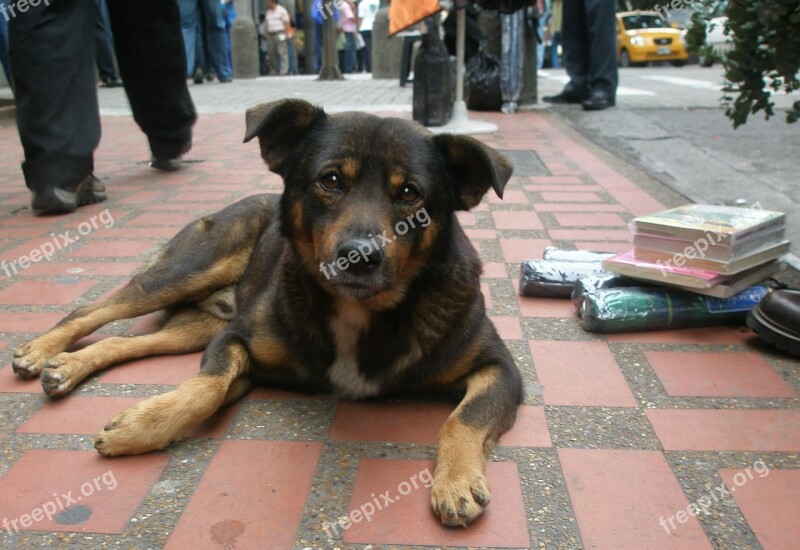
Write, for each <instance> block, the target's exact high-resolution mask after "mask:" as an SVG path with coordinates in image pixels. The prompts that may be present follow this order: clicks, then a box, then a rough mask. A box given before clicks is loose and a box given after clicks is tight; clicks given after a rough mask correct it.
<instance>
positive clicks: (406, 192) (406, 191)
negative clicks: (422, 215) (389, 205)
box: [397, 185, 419, 203]
mask: <svg viewBox="0 0 800 550" xmlns="http://www.w3.org/2000/svg"><path fill="white" fill-rule="evenodd" d="M397 198H398V199H399V200H401V201H403V202H407V203H412V202H416V200H417V199H418V198H419V191H417V190H416V189H414V188H413V187H411V186H410V185H404V186H403V188H402V189H401V190H400V193H398V195H397Z"/></svg>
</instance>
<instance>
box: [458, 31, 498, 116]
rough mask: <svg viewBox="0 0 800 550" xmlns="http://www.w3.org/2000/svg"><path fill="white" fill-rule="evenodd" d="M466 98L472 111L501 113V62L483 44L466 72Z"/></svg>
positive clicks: (484, 43) (468, 107) (483, 43)
mask: <svg viewBox="0 0 800 550" xmlns="http://www.w3.org/2000/svg"><path fill="white" fill-rule="evenodd" d="M464 87H465V90H464V98H465V101H466V103H467V109H469V110H471V111H499V110H500V107H501V106H502V104H503V96H502V95H501V93H500V60H499V59H497V58H496V57H495V56H493V55H492V54H490V53H489V52H488V51H487V45H486V42H482V43H481V45H480V48H478V53H476V54H475V55H474V56H472V59H470V60H469V63H467V68H466V71H465V72H464Z"/></svg>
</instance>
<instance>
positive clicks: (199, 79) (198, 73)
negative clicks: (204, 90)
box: [194, 67, 203, 84]
mask: <svg viewBox="0 0 800 550" xmlns="http://www.w3.org/2000/svg"><path fill="white" fill-rule="evenodd" d="M194 83H195V84H202V83H203V69H201V68H200V67H197V68H196V69H195V70H194Z"/></svg>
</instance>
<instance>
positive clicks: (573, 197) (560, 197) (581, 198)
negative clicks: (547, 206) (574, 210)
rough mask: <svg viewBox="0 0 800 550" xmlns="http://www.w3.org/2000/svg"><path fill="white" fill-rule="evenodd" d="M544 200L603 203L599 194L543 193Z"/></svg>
mask: <svg viewBox="0 0 800 550" xmlns="http://www.w3.org/2000/svg"><path fill="white" fill-rule="evenodd" d="M541 196H542V200H543V201H547V202H603V199H601V198H600V197H599V196H598V194H597V193H565V192H557V191H543V192H542V193H541Z"/></svg>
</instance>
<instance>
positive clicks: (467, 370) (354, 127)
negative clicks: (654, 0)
mask: <svg viewBox="0 0 800 550" xmlns="http://www.w3.org/2000/svg"><path fill="white" fill-rule="evenodd" d="M246 125H247V129H246V136H245V139H244V141H245V142H249V141H250V140H252V139H253V138H255V137H256V136H257V137H258V140H259V144H260V148H261V156H262V157H263V159H264V161H265V162H266V164H267V167H268V168H269V170H271V171H273V172H275V173H277V174H279V175H280V176H281V177H282V179H283V182H284V191H283V193H282V194H280V195H271V194H263V195H257V196H251V197H247V198H245V199H243V200H241V201H239V202H237V203H234V204H232V205H230V206H228V207H226V208H224V209H223V210H221V211H219V212H217V213H215V214H213V215H209V216H205V217H202V218H200V219H198V220H196V221H194V222H192V223H190V224H189V225H187V226H186V227H184V228H183V229H182V230H181V231H180V232H179V233H178V234H177V235H176V236H175V237H173V238H172V239H171V240H170V241H169V242H168V243H167V244H166V245H165V247H164V248H163V249H162V250H161V251H160V252H158V253H157V254H156V255H155V257H154V259H153V260H151V261H150V262H148V263H147V265H146V266H144V267H143V268H142V269H141V270H140V271H139V272H138V273H136V274H135V275H134V276H133V277H132V278H131V280H130V281H129V282H128V284H127V285H126V286H125V287H123V288H122V289H120V290H119V291H117V292H116V293H114V294H113V295H111V296H110V297H109V298H108V299H106V300H104V301H102V302H101V303H97V304H92V305H87V306H83V307H80V308H78V309H77V310H75V311H74V312H73V313H71V314H70V315H68V316H67V317H65V318H64V319H63V320H62V321H60V322H59V323H58V324H57V325H56V326H55V327H53V328H52V329H51V330H50V331H48V332H47V333H45V334H43V335H42V336H39V337H38V338H36V339H34V340H32V341H31V342H29V343H28V344H26V345H23V346H22V347H21V348H20V349H18V350H17V351H16V352H15V354H14V357H15V359H14V360H13V368H14V371H15V372H16V373H17V374H18V375H19V376H21V377H23V378H30V377H34V376H37V375H40V374H41V382H42V386H43V387H44V390H45V392H46V393H47V395H49V396H62V395H65V394H66V393H68V392H70V391H71V390H72V389H74V388H75V386H76V385H77V384H78V383H80V382H81V381H82V380H83V379H85V378H86V377H87V376H89V375H90V374H92V373H94V372H97V371H99V370H102V369H105V368H107V367H109V366H111V365H113V364H117V363H122V362H125V361H129V360H132V359H135V358H139V357H144V356H148V355H163V354H180V353H189V352H194V351H200V350H203V349H205V353H204V355H203V358H202V361H201V366H200V372H199V373H198V374H196V375H194V376H192V377H191V378H189V379H188V380H186V381H184V382H183V383H182V384H180V386H178V387H177V389H175V390H173V391H170V392H168V393H165V394H162V395H158V396H156V397H152V398H150V399H147V400H144V401H141V402H139V403H137V404H136V405H134V406H132V407H130V408H128V409H126V410H124V411H123V412H121V413H120V414H118V415H117V416H115V417H114V418H113V419H111V420H110V421H109V422H108V424H107V425H106V426H105V427H104V428H103V429H102V430H101V431H100V433H99V434H98V435H97V437H96V439H95V448H96V449H97V451H98V452H99V453H100V454H101V455H103V456H106V457H114V456H120V455H131V454H138V453H146V452H148V451H155V450H158V449H163V448H165V447H167V446H168V445H170V444H171V443H174V442H176V441H179V440H180V439H182V438H183V437H184V436H185V435H186V434H187V433H188V432H189V431H191V430H192V428H194V427H196V426H197V425H199V424H200V423H201V422H203V421H204V420H205V419H207V418H209V417H210V416H211V415H213V414H214V412H215V411H217V409H219V408H220V407H221V406H223V405H225V404H227V403H231V402H234V401H236V400H238V399H240V398H242V397H243V396H244V395H245V394H247V392H249V391H250V390H251V389H252V388H253V387H254V386H255V385H268V386H271V387H280V388H286V389H292V390H300V391H307V392H308V391H312V392H332V393H334V394H337V395H339V396H341V397H343V398H348V399H359V398H368V397H375V396H385V395H395V394H409V393H414V392H418V393H420V392H421V393H426V394H427V393H435V392H444V393H456V394H458V395H459V397H460V399H461V400H460V402H459V404H458V406H457V407H456V408H455V410H454V411H453V412H452V414H451V415H450V416H449V417H448V419H447V421H446V422H445V423H444V425H443V426H442V428H441V430H440V432H439V435H438V441H437V460H436V469H435V471H434V483H433V485H432V487H431V504H432V506H433V510H434V512H435V514H436V515H437V516H438V517H439V518H440V520H441V522H442V523H443V524H444V525H447V526H456V525H461V526H466V525H467V524H469V523H471V522H472V521H474V520H475V519H476V518H477V517H478V516H479V515H480V514H481V513H482V512H483V510H484V508H485V507H486V506H487V504H488V503H489V500H490V491H489V485H488V483H487V480H486V478H485V475H484V474H485V465H486V456H487V454H488V453H489V452H490V451H491V449H492V447H493V445H494V444H495V443H496V441H497V439H498V437H499V436H500V435H501V434H502V433H503V432H505V431H506V430H508V429H509V428H510V427H511V426H512V425H513V423H514V419H515V414H516V409H517V405H518V404H519V403H520V402H521V399H522V383H521V377H520V373H519V371H518V369H517V367H516V365H515V363H514V360H513V358H512V356H511V354H510V353H509V351H508V350H507V348H506V346H505V345H504V343H503V341H502V340H501V339H500V337H499V336H498V334H497V331H496V330H495V328H494V326H493V325H492V323H491V321H490V320H489V318H488V317H487V316H486V311H485V308H484V302H483V296H482V294H481V291H480V285H479V283H480V275H481V270H482V266H481V262H480V259H479V257H478V254H477V252H476V251H475V249H474V247H473V246H472V245H471V243H470V242H469V240H468V238H467V236H466V235H465V233H464V231H463V230H462V228H461V226H460V225H459V223H458V220H457V218H456V215H455V214H456V212H457V211H459V210H469V209H471V208H472V207H474V206H476V205H477V204H478V203H479V202H480V201H481V199H482V198H483V196H484V195H485V194H486V193H487V192H488V190H489V189H490V188H491V189H493V190H494V192H495V193H497V195H498V196H500V197H501V198H502V194H503V189H504V187H505V185H506V183H507V182H508V180H509V178H510V177H511V174H512V170H513V168H512V166H511V164H510V163H509V162H508V160H507V159H506V158H505V157H503V156H502V155H501V154H500V153H498V152H497V151H495V150H493V149H491V148H489V147H487V146H485V145H483V144H482V143H480V142H479V141H477V140H475V139H473V138H471V137H468V136H458V135H448V134H443V135H433V134H431V133H430V132H428V131H427V130H425V129H424V128H422V127H421V126H419V125H417V124H416V123H413V122H411V121H405V120H400V119H393V118H381V117H377V116H375V115H370V114H364V113H340V114H327V113H325V112H324V111H323V110H322V109H320V108H318V107H315V106H313V105H311V104H310V103H307V102H305V101H301V100H283V101H278V102H273V103H268V104H263V105H259V106H257V107H254V108H252V109H250V110H248V111H247V114H246ZM159 310H164V312H165V314H164V320H163V322H162V327H161V329H160V330H159V331H157V332H155V333H152V334H148V335H143V336H133V337H109V338H106V339H104V340H101V341H99V342H97V343H94V344H92V345H90V346H88V347H86V348H84V349H81V350H78V351H74V352H67V350H69V349H70V347H71V346H72V345H73V344H74V343H75V342H77V341H78V340H79V339H81V338H82V337H84V336H86V335H88V334H91V333H92V332H94V331H95V330H97V329H99V328H100V327H102V326H103V325H105V324H106V323H109V322H111V321H115V320H119V319H129V318H133V317H137V316H140V315H144V314H147V313H150V312H155V311H159Z"/></svg>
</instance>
